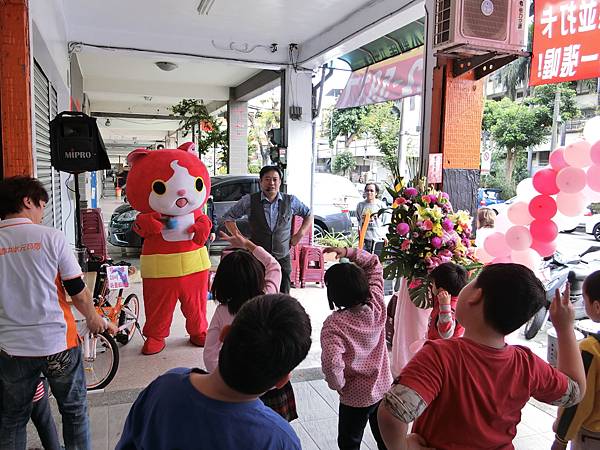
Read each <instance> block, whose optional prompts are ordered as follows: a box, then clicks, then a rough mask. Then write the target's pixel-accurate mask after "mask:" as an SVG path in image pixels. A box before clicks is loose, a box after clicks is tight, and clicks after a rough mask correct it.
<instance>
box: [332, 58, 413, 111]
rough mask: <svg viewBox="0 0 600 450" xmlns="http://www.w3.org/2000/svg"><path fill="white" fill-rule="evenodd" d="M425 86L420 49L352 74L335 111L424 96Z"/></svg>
mask: <svg viewBox="0 0 600 450" xmlns="http://www.w3.org/2000/svg"><path fill="white" fill-rule="evenodd" d="M422 85H423V47H422V46H421V47H418V48H415V49H414V50H411V51H409V52H407V53H402V54H401V55H398V56H395V57H393V58H389V59H386V60H384V61H381V62H379V63H376V64H372V65H370V66H367V67H365V68H362V69H359V70H355V71H354V72H352V75H350V79H348V83H346V87H345V88H344V91H343V92H342V95H340V98H339V99H338V102H337V104H336V108H338V109H343V108H353V107H355V106H363V105H370V104H373V103H381V102H385V101H388V100H398V99H401V98H404V97H411V96H413V95H417V94H420V93H421V89H422Z"/></svg>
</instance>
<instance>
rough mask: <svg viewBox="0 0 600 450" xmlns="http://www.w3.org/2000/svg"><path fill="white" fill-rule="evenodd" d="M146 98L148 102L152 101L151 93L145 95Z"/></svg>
mask: <svg viewBox="0 0 600 450" xmlns="http://www.w3.org/2000/svg"><path fill="white" fill-rule="evenodd" d="M144 100H146V101H147V102H151V101H152V97H150V96H149V95H144Z"/></svg>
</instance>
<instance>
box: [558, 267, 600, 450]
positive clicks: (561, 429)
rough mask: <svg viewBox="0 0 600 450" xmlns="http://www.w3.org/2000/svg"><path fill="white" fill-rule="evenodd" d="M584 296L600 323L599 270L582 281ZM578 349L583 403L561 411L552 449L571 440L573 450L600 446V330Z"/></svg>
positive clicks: (590, 314)
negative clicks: (583, 386)
mask: <svg viewBox="0 0 600 450" xmlns="http://www.w3.org/2000/svg"><path fill="white" fill-rule="evenodd" d="M583 298H584V301H585V312H586V314H587V316H588V317H589V318H590V319H591V320H593V321H594V322H595V323H600V270H598V271H596V272H594V273H592V274H590V275H588V277H587V278H586V279H585V281H584V282H583ZM597 329H600V326H599V327H598V328H597ZM579 349H580V350H581V357H582V359H583V366H584V368H585V373H586V391H585V395H584V396H583V399H582V400H581V403H579V404H577V405H574V406H571V407H570V408H567V409H562V410H560V411H559V415H558V419H557V420H556V423H555V427H554V428H555V431H556V437H555V439H554V444H553V446H552V449H553V450H560V449H564V448H567V444H568V442H569V441H573V442H572V444H571V448H572V449H573V450H597V449H598V448H600V333H590V335H589V336H588V337H587V338H586V339H584V340H583V341H581V342H580V343H579Z"/></svg>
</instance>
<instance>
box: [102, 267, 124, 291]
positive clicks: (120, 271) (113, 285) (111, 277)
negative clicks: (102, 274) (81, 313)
mask: <svg viewBox="0 0 600 450" xmlns="http://www.w3.org/2000/svg"><path fill="white" fill-rule="evenodd" d="M128 269H129V267H127V266H108V267H107V268H106V276H107V277H108V288H109V289H121V288H128V287H129V271H128Z"/></svg>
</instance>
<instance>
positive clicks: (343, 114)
mask: <svg viewBox="0 0 600 450" xmlns="http://www.w3.org/2000/svg"><path fill="white" fill-rule="evenodd" d="M370 110H371V106H357V107H356V108H346V109H335V110H334V111H333V113H332V118H331V130H330V134H329V145H330V146H331V147H335V145H334V143H335V140H336V139H337V137H338V136H343V137H344V147H345V148H349V147H350V144H352V142H353V141H354V140H356V139H358V138H359V137H360V136H361V135H363V134H364V133H365V121H364V119H365V117H366V116H367V115H368V114H369V112H370Z"/></svg>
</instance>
